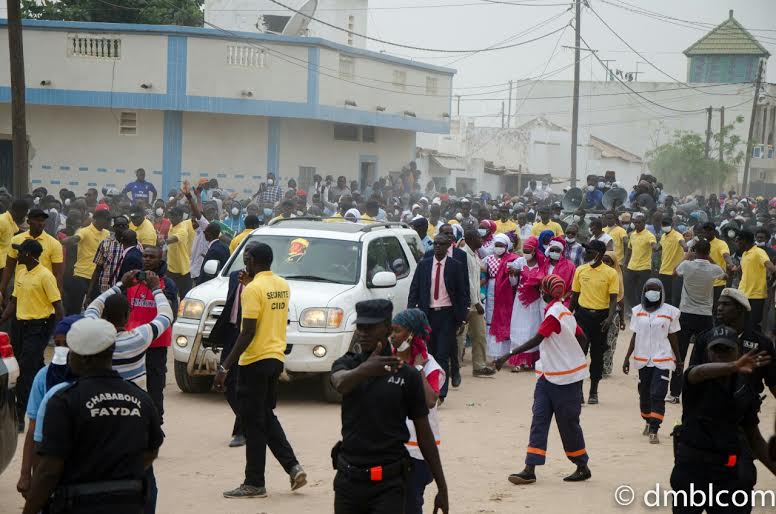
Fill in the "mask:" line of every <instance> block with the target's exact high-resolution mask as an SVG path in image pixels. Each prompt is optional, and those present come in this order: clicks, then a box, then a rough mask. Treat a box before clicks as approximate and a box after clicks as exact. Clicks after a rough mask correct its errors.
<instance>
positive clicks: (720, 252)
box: [709, 237, 730, 287]
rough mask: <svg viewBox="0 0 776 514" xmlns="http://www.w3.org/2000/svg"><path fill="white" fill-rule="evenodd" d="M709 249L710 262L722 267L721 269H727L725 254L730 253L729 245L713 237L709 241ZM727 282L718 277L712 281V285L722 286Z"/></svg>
mask: <svg viewBox="0 0 776 514" xmlns="http://www.w3.org/2000/svg"><path fill="white" fill-rule="evenodd" d="M709 246H710V247H711V250H710V251H709V257H710V258H711V262H713V263H714V264H716V265H717V266H719V267H720V268H722V271H725V270H727V263H726V262H725V257H724V255H725V254H728V255H730V247H729V246H728V244H727V243H726V242H725V241H723V240H722V239H720V238H718V237H715V238H714V239H712V240H711V241H709ZM726 284H727V279H725V278H718V279H717V280H715V281H714V287H719V286H724V285H726Z"/></svg>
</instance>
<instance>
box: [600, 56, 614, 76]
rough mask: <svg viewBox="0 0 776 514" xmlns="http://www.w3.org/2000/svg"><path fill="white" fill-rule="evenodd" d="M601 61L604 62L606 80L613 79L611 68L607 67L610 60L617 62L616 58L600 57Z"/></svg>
mask: <svg viewBox="0 0 776 514" xmlns="http://www.w3.org/2000/svg"><path fill="white" fill-rule="evenodd" d="M601 62H602V63H604V66H606V81H607V82H609V81H613V80H614V78H613V77H612V70H610V69H609V63H610V62H617V60H616V59H601Z"/></svg>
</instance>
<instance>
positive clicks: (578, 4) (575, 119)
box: [9, 0, 582, 187]
mask: <svg viewBox="0 0 776 514" xmlns="http://www.w3.org/2000/svg"><path fill="white" fill-rule="evenodd" d="M9 1H10V0H9ZM574 8H575V17H576V21H575V22H574V107H573V110H572V111H571V177H570V179H571V180H570V182H571V184H570V185H571V187H577V135H578V134H577V125H578V123H579V45H580V44H581V43H582V41H581V36H582V34H581V33H580V24H581V23H582V0H574Z"/></svg>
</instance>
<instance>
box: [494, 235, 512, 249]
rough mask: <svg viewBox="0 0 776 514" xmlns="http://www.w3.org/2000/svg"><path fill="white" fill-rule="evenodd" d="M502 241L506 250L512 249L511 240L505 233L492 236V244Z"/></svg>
mask: <svg viewBox="0 0 776 514" xmlns="http://www.w3.org/2000/svg"><path fill="white" fill-rule="evenodd" d="M496 243H502V244H504V245H505V246H506V247H507V250H512V240H511V239H509V236H507V235H506V234H496V235H495V236H493V244H494V245H495V244H496Z"/></svg>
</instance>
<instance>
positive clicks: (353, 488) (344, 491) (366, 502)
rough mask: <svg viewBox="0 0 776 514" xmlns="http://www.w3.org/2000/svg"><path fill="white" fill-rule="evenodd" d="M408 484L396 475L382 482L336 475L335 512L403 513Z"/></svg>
mask: <svg viewBox="0 0 776 514" xmlns="http://www.w3.org/2000/svg"><path fill="white" fill-rule="evenodd" d="M405 489H406V484H405V482H404V478H402V477H395V478H392V479H390V480H383V481H380V482H369V481H366V480H354V479H351V478H349V477H347V476H345V475H344V474H343V473H342V471H337V474H336V475H335V476H334V514H401V513H402V512H403V511H404V495H405Z"/></svg>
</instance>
